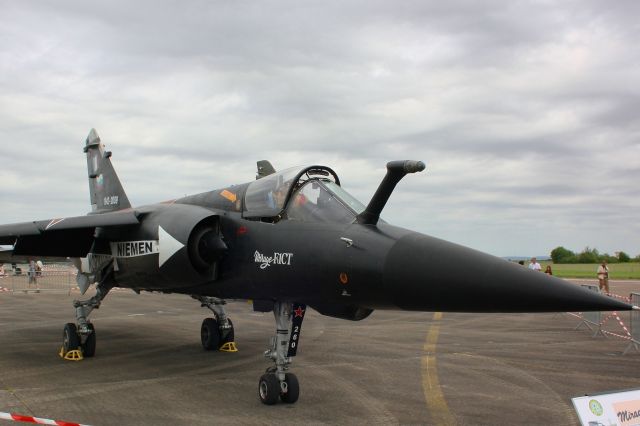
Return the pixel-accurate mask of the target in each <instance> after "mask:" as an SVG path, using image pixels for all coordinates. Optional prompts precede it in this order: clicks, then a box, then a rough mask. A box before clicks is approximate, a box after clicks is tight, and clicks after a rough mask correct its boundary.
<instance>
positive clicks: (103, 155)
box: [84, 129, 131, 213]
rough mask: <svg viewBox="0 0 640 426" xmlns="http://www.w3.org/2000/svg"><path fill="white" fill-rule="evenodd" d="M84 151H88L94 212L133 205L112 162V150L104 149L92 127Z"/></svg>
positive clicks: (88, 168) (90, 193)
mask: <svg viewBox="0 0 640 426" xmlns="http://www.w3.org/2000/svg"><path fill="white" fill-rule="evenodd" d="M84 152H86V153H87V170H88V172H89V196H90V197H91V210H92V212H94V213H102V212H108V211H115V210H121V209H127V208H129V207H131V204H130V203H129V199H128V198H127V194H125V192H124V189H123V188H122V185H121V184H120V179H118V175H117V174H116V172H115V170H114V169H113V165H112V164H111V152H110V151H105V150H104V145H102V143H100V137H99V136H98V132H96V130H95V129H91V131H90V132H89V136H87V141H86V145H85V147H84Z"/></svg>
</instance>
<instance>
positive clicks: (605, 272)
mask: <svg viewBox="0 0 640 426" xmlns="http://www.w3.org/2000/svg"><path fill="white" fill-rule="evenodd" d="M597 273H598V285H599V287H600V291H602V289H604V292H605V293H606V294H609V267H608V266H607V261H606V260H603V261H602V263H601V264H600V266H598V272H597Z"/></svg>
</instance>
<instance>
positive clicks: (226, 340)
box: [220, 318, 235, 346]
mask: <svg viewBox="0 0 640 426" xmlns="http://www.w3.org/2000/svg"><path fill="white" fill-rule="evenodd" d="M227 321H229V325H230V326H231V330H229V333H227V336H226V337H222V333H220V346H222V345H224V344H225V343H229V342H235V333H234V329H233V322H231V319H229V318H227Z"/></svg>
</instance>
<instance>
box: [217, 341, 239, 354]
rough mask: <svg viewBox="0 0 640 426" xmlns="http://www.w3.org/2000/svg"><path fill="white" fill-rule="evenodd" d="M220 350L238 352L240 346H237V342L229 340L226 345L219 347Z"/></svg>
mask: <svg viewBox="0 0 640 426" xmlns="http://www.w3.org/2000/svg"><path fill="white" fill-rule="evenodd" d="M218 350H219V351H220V352H238V348H237V347H236V342H227V343H225V344H224V345H222V346H220V349H218Z"/></svg>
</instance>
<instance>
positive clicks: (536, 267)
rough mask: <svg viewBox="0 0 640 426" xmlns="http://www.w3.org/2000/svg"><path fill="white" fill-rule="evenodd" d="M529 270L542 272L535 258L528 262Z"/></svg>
mask: <svg viewBox="0 0 640 426" xmlns="http://www.w3.org/2000/svg"><path fill="white" fill-rule="evenodd" d="M529 269H531V270H534V271H538V272H540V271H542V266H540V264H539V263H538V260H537V259H536V258H535V257H532V258H531V262H529Z"/></svg>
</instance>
